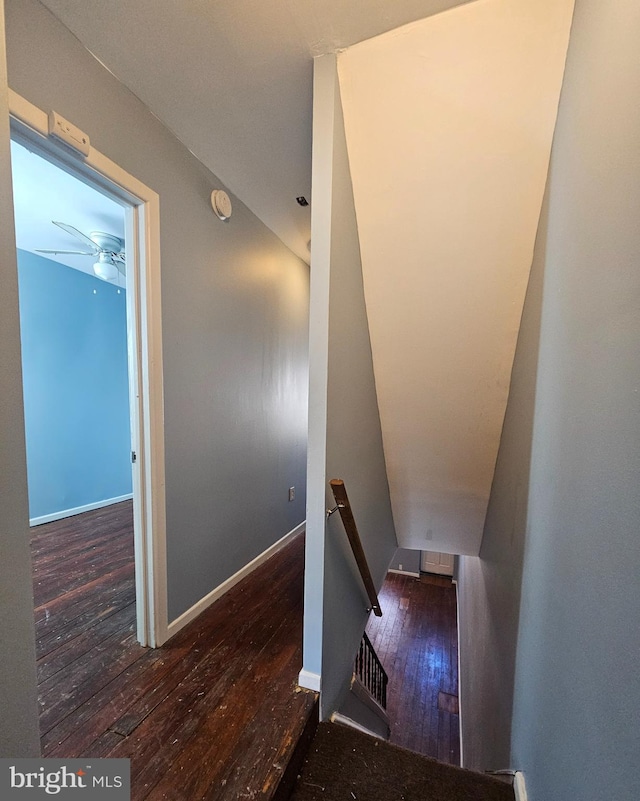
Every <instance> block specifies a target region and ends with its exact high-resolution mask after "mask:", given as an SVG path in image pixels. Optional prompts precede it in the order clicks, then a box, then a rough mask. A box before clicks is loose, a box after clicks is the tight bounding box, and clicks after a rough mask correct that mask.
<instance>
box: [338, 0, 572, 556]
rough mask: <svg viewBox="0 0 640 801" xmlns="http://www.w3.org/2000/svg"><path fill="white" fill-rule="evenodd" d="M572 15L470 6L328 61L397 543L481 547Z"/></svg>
mask: <svg viewBox="0 0 640 801" xmlns="http://www.w3.org/2000/svg"><path fill="white" fill-rule="evenodd" d="M572 11H573V2H572V0H478V2H475V3H470V4H468V5H464V6H461V7H459V8H456V9H454V10H451V11H448V12H445V13H443V14H440V15H439V16H436V17H432V18H429V19H426V20H423V21H421V22H417V23H413V24H411V25H408V26H406V27H404V28H401V29H398V30H396V31H392V32H391V33H388V34H385V35H383V36H380V37H378V38H376V39H373V40H370V41H367V42H363V43H361V44H359V45H355V46H354V47H352V48H350V49H349V50H347V51H345V52H344V53H342V54H341V55H340V58H339V62H338V70H339V78H340V86H341V93H342V101H343V107H344V115H345V128H346V135H347V143H348V148H349V161H350V167H351V175H352V182H353V188H354V197H355V204H356V212H357V219H358V228H359V233H360V243H361V250H362V264H363V273H364V284H365V296H366V302H367V310H368V316H369V326H370V333H371V344H372V350H373V359H374V368H375V377H376V385H377V392H378V403H379V407H380V416H381V422H382V431H383V439H384V448H385V456H386V460H387V469H388V474H389V483H390V488H391V498H392V505H393V514H394V518H395V523H396V530H397V532H398V539H399V544H400V545H401V546H404V547H411V548H423V549H428V550H431V551H444V552H449V553H466V554H477V553H478V550H479V547H480V542H481V538H482V531H483V526H484V519H485V515H486V509H487V502H488V499H489V493H490V490H491V482H492V478H493V472H494V467H495V462H496V456H497V452H498V445H499V441H500V434H501V428H502V422H503V418H504V412H505V407H506V402H507V396H508V391H509V381H510V375H511V367H512V363H513V355H514V350H515V345H516V338H517V334H518V328H519V324H520V317H521V313H522V306H523V300H524V295H525V290H526V286H527V280H528V275H529V269H530V266H531V259H532V254H533V247H534V242H535V236H536V230H537V225H538V219H539V214H540V208H541V204H542V198H543V193H544V187H545V181H546V175H547V169H548V162H549V154H550V148H551V141H552V136H553V130H554V126H555V120H556V112H557V105H558V100H559V93H560V88H561V83H562V75H563V71H564V62H565V56H566V50H567V45H568V36H569V29H570V23H571V15H572Z"/></svg>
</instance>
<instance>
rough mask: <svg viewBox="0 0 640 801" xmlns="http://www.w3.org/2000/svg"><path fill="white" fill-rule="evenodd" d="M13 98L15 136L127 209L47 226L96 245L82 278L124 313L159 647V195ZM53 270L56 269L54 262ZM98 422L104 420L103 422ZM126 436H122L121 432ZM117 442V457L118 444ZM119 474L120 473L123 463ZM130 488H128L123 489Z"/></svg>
mask: <svg viewBox="0 0 640 801" xmlns="http://www.w3.org/2000/svg"><path fill="white" fill-rule="evenodd" d="M9 102H10V113H11V138H12V141H13V142H15V143H16V146H22V147H25V148H26V149H27V151H29V152H30V153H31V154H35V155H36V156H38V157H42V158H43V159H44V160H45V162H47V164H48V165H49V166H52V165H53V166H54V167H55V169H59V170H62V171H63V172H64V173H65V174H66V175H67V177H68V176H73V178H74V179H77V180H79V181H80V182H81V183H82V184H84V185H85V188H87V187H91V189H92V190H93V191H97V192H99V193H100V194H101V195H102V196H103V197H104V198H106V199H107V200H108V201H109V202H110V203H111V204H112V205H111V207H110V208H112V209H114V208H116V207H117V208H119V209H120V210H121V211H122V214H123V219H124V226H123V229H124V230H122V229H119V232H118V231H116V230H105V228H108V225H99V226H96V229H97V231H98V232H99V233H100V232H101V233H102V234H107V235H109V236H111V237H112V238H111V239H108V238H107V239H105V238H102V239H100V238H99V237H95V236H93V233H94V232H92V231H90V230H88V231H84V230H82V228H83V227H86V226H85V225H84V224H80V225H81V226H82V227H80V226H78V225H74V224H73V222H70V221H66V220H60V219H58V217H59V215H58V214H56V215H55V216H54V217H53V221H55V222H58V223H62V225H60V224H59V225H58V226H55V225H53V224H51V229H56V228H57V229H60V231H61V232H62V233H64V234H66V235H68V236H69V237H71V238H72V239H75V240H78V243H79V244H80V242H81V240H82V239H83V237H86V241H85V242H84V244H85V245H86V247H87V248H88V249H90V250H91V245H92V244H93V245H94V246H95V247H96V248H97V250H95V248H94V250H95V253H94V254H93V255H90V256H88V257H85V260H86V259H87V258H88V260H89V266H88V268H87V272H89V273H93V275H90V276H89V275H87V276H86V277H84V276H81V278H82V279H83V280H84V281H85V282H86V281H87V280H88V281H90V282H94V289H95V296H94V297H95V298H96V299H99V295H100V294H102V295H103V298H102V299H103V300H104V299H105V298H107V297H108V298H109V299H110V300H111V301H112V305H113V306H114V307H115V306H116V305H117V303H118V301H120V303H121V308H120V309H119V313H120V317H121V319H122V315H123V314H124V320H125V325H126V343H127V344H126V351H127V365H126V373H127V375H128V381H126V383H127V384H128V397H129V403H128V406H129V412H130V414H129V425H130V443H131V444H130V446H129V447H127V454H126V458H127V459H128V460H129V463H130V465H131V466H130V468H129V470H130V471H131V472H130V476H131V478H130V493H131V495H132V496H133V530H134V549H135V596H136V626H135V629H136V635H137V640H138V642H139V643H140V644H141V645H144V646H146V645H149V646H158V645H161V644H162V643H163V642H164V641H165V640H166V639H167V629H168V625H167V601H166V545H165V517H164V447H163V429H162V408H163V404H162V349H161V325H160V309H161V306H160V281H159V278H160V276H159V199H158V196H157V194H156V193H154V192H152V191H151V190H149V189H148V187H146V186H144V185H143V184H142V183H140V182H139V181H138V180H137V179H135V178H134V177H133V176H131V175H129V174H128V173H126V172H125V171H124V170H122V169H121V168H120V167H119V166H118V165H116V164H114V163H113V162H111V161H110V160H109V159H108V158H106V157H105V156H103V155H102V154H100V153H99V152H98V151H95V150H94V149H93V148H91V147H90V146H89V147H88V150H89V153H88V155H86V154H83V155H80V154H79V153H78V152H75V151H74V150H73V149H70V148H68V147H66V146H65V145H63V144H61V143H60V142H59V141H58V140H57V139H56V138H55V137H52V136H50V135H49V118H48V115H47V114H45V113H44V112H43V111H41V110H39V109H38V108H36V107H35V106H33V105H32V104H30V103H28V102H27V101H25V100H24V99H23V98H21V97H20V96H19V95H17V94H16V93H14V92H12V91H10V93H9ZM87 142H88V137H87ZM107 216H108V215H107ZM50 222H52V221H50ZM89 227H91V228H92V227H93V226H89ZM100 229H102V230H101V231H100ZM122 233H124V235H123V236H122V235H121V234H122ZM68 241H69V240H67V242H68ZM119 242H121V243H122V247H121V250H118V248H117V245H118V244H119ZM48 244H49V243H48V242H47V241H45V242H44V243H43V245H42V250H50V251H56V250H58V249H61V250H76V249H78V250H80V249H81V248H80V247H78V248H76V247H73V246H68V247H64V248H63V247H61V245H60V244H59V242H53V244H52V245H51V246H48ZM18 247H20V243H18ZM61 255H62V254H61ZM65 255H70V254H65ZM39 256H40V257H42V258H48V257H53V258H55V256H56V254H55V252H54V253H48V254H39ZM76 258H78V259H79V258H80V256H78V255H77V254H76ZM94 265H95V266H94ZM41 266H42V265H41ZM53 269H56V265H55V264H54V267H53ZM63 269H66V268H63ZM101 290H102V292H101ZM112 311H113V309H112ZM116 316H117V315H116ZM121 375H122V370H121ZM121 394H122V393H121ZM44 402H45V403H46V400H45V401H44ZM96 425H98V426H99V425H100V421H99V420H98V421H96ZM120 434H121V435H122V431H121V432H120ZM121 439H122V437H121ZM119 450H120V454H119V459H120V462H121V460H122V449H121V448H120V449H119ZM120 474H121V477H122V464H121V463H120ZM126 494H127V493H126V492H123V493H122V496H126ZM122 496H119V495H115V496H111V498H107V499H106V500H113V498H116V499H120V500H124V498H123V497H122ZM80 505H81V504H80ZM68 508H70V509H74V508H76V507H74V506H70V507H68ZM63 511H64V510H63ZM30 516H31V517H36V518H37V517H38V515H30Z"/></svg>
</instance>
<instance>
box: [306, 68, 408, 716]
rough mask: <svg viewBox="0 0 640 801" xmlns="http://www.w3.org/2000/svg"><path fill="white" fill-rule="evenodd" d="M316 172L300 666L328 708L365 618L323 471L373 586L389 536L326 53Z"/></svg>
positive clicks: (317, 88) (345, 171) (336, 105)
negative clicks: (340, 489) (343, 503)
mask: <svg viewBox="0 0 640 801" xmlns="http://www.w3.org/2000/svg"><path fill="white" fill-rule="evenodd" d="M314 180H315V183H314V195H313V203H312V206H313V207H314V208H313V215H314V216H313V218H312V225H313V232H312V239H313V243H314V251H313V255H312V275H313V279H312V280H313V282H314V283H313V284H312V298H311V334H310V339H311V342H312V347H311V353H310V362H311V363H310V369H311V380H312V385H311V386H312V390H311V394H312V403H311V406H310V442H309V476H310V479H311V480H310V484H309V489H308V491H309V496H310V497H309V507H308V511H307V538H308V546H307V547H308V550H307V554H308V557H307V580H306V581H307V586H306V596H305V597H306V600H307V607H306V610H305V669H307V670H310V671H312V672H317V671H318V669H320V671H321V674H322V698H321V714H322V716H323V717H327V716H328V715H329V714H331V712H333V711H334V710H335V709H336V708H337V707H338V706H339V704H340V700H341V699H342V697H343V696H344V693H345V692H346V690H347V685H348V681H349V679H350V677H351V672H352V666H353V659H354V657H355V653H356V650H357V647H358V644H359V642H360V638H361V637H362V632H363V630H364V627H365V625H366V621H367V618H368V614H367V612H366V608H367V605H368V601H367V597H366V594H365V592H364V588H363V586H362V582H361V579H360V576H359V573H358V571H357V566H356V564H355V560H354V558H353V555H352V553H351V551H350V548H349V544H348V541H347V538H346V535H345V533H344V528H343V526H342V522H341V520H340V518H339V515H337V514H335V515H333V516H332V517H331V518H330V520H329V522H328V523H327V524H325V517H324V510H325V509H326V508H329V507H333V506H334V505H335V502H334V501H333V496H332V494H331V492H330V490H329V487H328V481H329V480H330V479H332V478H341V479H342V480H343V481H344V482H345V486H346V488H347V492H348V494H349V500H350V502H351V505H352V507H353V510H354V516H355V518H356V523H357V525H358V529H359V532H360V535H361V538H362V541H363V546H364V549H365V552H366V555H367V559H368V561H369V566H370V568H371V572H372V575H373V578H374V581H375V583H376V586H378V587H380V586H381V585H382V582H383V581H384V577H385V575H386V571H387V567H388V565H389V562H390V560H391V558H392V556H393V553H394V551H395V548H396V546H397V542H396V537H395V529H394V525H393V518H392V515H391V503H390V499H389V487H388V484H387V474H386V466H385V461H384V452H383V448H382V434H381V431H380V418H379V414H378V402H377V396H376V389H375V382H374V377H373V363H372V359H371V344H370V341H369V326H368V322H367V314H366V308H365V303H364V290H363V284H362V267H361V264H360V247H359V240H358V230H357V222H356V216H355V208H354V203H353V193H352V188H351V175H350V171H349V161H348V156H347V146H346V141H345V136H344V121H343V118H342V105H341V100H340V91H339V87H338V81H337V74H336V64H335V57H334V56H324V57H322V58H319V59H316V61H315V77H314ZM314 345H316V347H315V348H314ZM318 392H324V393H325V395H324V398H323V399H322V402H320V399H319V398H318V397H317V393H318ZM311 554H313V558H310V555H311ZM320 559H321V560H322V562H321V564H320ZM320 603H322V607H320ZM320 638H321V653H320V650H319V643H320ZM319 657H321V658H320V659H319Z"/></svg>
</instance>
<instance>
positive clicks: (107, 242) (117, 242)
mask: <svg viewBox="0 0 640 801" xmlns="http://www.w3.org/2000/svg"><path fill="white" fill-rule="evenodd" d="M52 222H53V224H54V225H57V226H58V228H62V230H63V231H66V232H67V233H68V234H71V236H74V237H75V238H76V239H79V240H80V241H81V242H82V244H83V245H84V246H85V248H86V249H85V250H36V253H48V254H54V255H55V254H59V253H66V254H68V255H75V256H93V257H94V258H95V257H96V256H97V258H98V260H97V261H96V262H94V265H93V272H94V273H95V274H96V275H97V276H98V278H102V280H103V281H115V280H116V279H117V278H118V276H119V275H120V274H122V275H124V274H125V252H124V240H123V239H120V237H119V236H115V235H114V234H107V233H105V232H104V231H91V233H90V234H89V236H87V235H86V234H83V233H82V231H79V230H78V229H77V228H74V227H73V225H68V224H67V223H63V222H58V221H56V220H52Z"/></svg>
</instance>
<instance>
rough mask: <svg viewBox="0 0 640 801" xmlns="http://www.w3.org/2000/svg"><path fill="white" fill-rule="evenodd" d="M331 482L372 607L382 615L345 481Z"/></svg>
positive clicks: (334, 479)
mask: <svg viewBox="0 0 640 801" xmlns="http://www.w3.org/2000/svg"><path fill="white" fill-rule="evenodd" d="M329 484H330V485H331V489H332V491H333V497H334V498H335V499H336V504H337V507H336V508H337V509H338V511H339V512H340V517H341V518H342V523H343V525H344V529H345V531H346V532H347V537H348V538H349V543H350V544H351V550H352V551H353V555H354V556H355V558H356V564H357V565H358V570H359V571H360V575H361V576H362V582H363V584H364V588H365V590H366V591H367V595H368V596H369V603H370V604H371V609H372V610H373V612H374V614H375V615H376V617H382V609H380V602H379V601H378V594H377V593H376V587H375V584H374V583H373V578H372V577H371V571H370V570H369V565H368V563H367V557H366V555H365V552H364V549H363V547H362V542H361V540H360V535H359V534H358V527H357V526H356V521H355V519H354V517H353V512H352V510H351V504H350V503H349V498H348V496H347V490H346V489H345V486H344V481H342V479H340V478H332V479H331V481H330V482H329ZM334 511H335V510H334Z"/></svg>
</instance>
